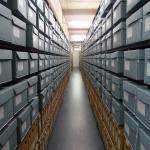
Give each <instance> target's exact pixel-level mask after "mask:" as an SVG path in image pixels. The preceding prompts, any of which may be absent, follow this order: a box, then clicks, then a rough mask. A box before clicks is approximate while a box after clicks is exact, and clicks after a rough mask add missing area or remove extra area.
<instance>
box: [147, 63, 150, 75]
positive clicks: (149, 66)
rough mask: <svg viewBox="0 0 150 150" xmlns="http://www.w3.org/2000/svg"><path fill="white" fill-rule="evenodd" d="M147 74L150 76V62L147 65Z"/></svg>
mask: <svg viewBox="0 0 150 150" xmlns="http://www.w3.org/2000/svg"><path fill="white" fill-rule="evenodd" d="M146 75H147V76H150V63H147V65H146Z"/></svg>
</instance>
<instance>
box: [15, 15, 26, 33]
mask: <svg viewBox="0 0 150 150" xmlns="http://www.w3.org/2000/svg"><path fill="white" fill-rule="evenodd" d="M12 22H13V24H14V25H15V26H17V27H19V28H22V29H24V30H26V23H24V22H23V21H21V20H20V19H18V18H17V17H15V16H12Z"/></svg>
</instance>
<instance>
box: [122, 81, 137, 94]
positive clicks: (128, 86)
mask: <svg viewBox="0 0 150 150" xmlns="http://www.w3.org/2000/svg"><path fill="white" fill-rule="evenodd" d="M137 87H138V85H136V84H134V83H133V82H130V81H123V89H124V90H126V91H128V92H129V93H132V94H134V95H136V91H137Z"/></svg>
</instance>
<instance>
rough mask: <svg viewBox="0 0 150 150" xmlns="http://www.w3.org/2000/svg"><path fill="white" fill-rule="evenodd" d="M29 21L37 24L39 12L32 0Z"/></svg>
mask: <svg viewBox="0 0 150 150" xmlns="http://www.w3.org/2000/svg"><path fill="white" fill-rule="evenodd" d="M27 10H28V17H27V18H28V21H29V22H30V23H32V24H33V25H34V26H36V22H37V21H36V14H37V9H36V6H35V5H34V3H33V2H32V1H31V0H28V8H27Z"/></svg>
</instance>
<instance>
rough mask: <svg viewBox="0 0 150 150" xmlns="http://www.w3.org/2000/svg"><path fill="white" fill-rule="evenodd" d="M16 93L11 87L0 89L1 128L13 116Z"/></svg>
mask: <svg viewBox="0 0 150 150" xmlns="http://www.w3.org/2000/svg"><path fill="white" fill-rule="evenodd" d="M13 98H14V93H13V90H12V89H11V88H6V89H1V90H0V99H1V101H0V129H1V128H2V127H3V126H4V125H5V124H6V123H7V122H8V121H9V120H10V119H12V118H13V115H14V113H13Z"/></svg>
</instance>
